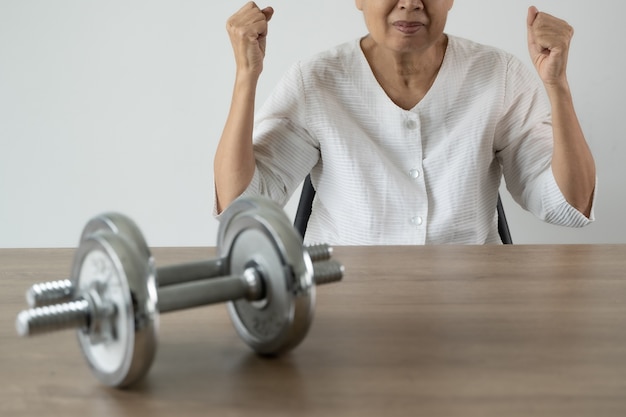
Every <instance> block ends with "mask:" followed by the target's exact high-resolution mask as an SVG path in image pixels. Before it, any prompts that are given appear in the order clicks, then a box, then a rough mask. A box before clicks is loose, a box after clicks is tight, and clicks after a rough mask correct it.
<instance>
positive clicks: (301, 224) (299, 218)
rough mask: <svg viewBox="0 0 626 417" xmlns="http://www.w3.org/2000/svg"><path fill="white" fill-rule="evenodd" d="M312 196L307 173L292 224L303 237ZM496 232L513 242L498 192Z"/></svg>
mask: <svg viewBox="0 0 626 417" xmlns="http://www.w3.org/2000/svg"><path fill="white" fill-rule="evenodd" d="M313 198H315V189H314V188H313V184H311V176H310V175H307V177H306V178H305V180H304V183H303V184H302V193H301V194H300V201H299V202H298V209H297V211H296V218H295V219H294V222H293V225H294V227H295V228H296V230H298V232H300V235H301V236H302V237H304V232H305V231H306V226H307V224H308V223H309V217H311V207H312V205H313ZM497 210H498V234H499V235H500V239H501V240H502V243H504V244H505V245H510V244H512V243H513V239H511V231H510V230H509V224H508V223H507V220H506V215H505V214H504V207H502V200H501V199H500V194H498V206H497Z"/></svg>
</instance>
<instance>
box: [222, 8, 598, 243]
mask: <svg viewBox="0 0 626 417" xmlns="http://www.w3.org/2000/svg"><path fill="white" fill-rule="evenodd" d="M453 3H454V2H453V0H421V1H418V0H399V1H398V0H356V7H357V8H358V9H359V10H361V11H362V13H363V16H364V18H365V23H366V26H367V29H368V32H369V33H368V34H367V35H366V36H364V37H362V38H360V39H356V40H354V41H351V42H347V43H345V44H342V45H339V46H337V47H335V48H333V49H331V50H329V51H326V52H324V53H321V54H318V55H316V56H314V57H312V58H311V59H308V60H305V61H302V62H299V63H297V64H296V65H294V66H293V67H292V68H291V69H290V70H289V71H288V72H287V74H286V75H285V76H284V78H283V79H282V81H281V82H280V84H279V85H278V86H277V87H276V89H275V90H274V92H273V93H272V95H271V96H270V97H269V99H268V100H267V102H266V103H265V105H264V106H263V108H262V109H260V111H259V112H258V113H257V114H255V109H254V102H255V90H256V86H257V82H258V79H259V75H260V74H261V71H262V69H263V59H264V56H265V47H266V37H267V33H268V24H269V22H270V19H271V17H272V15H273V13H274V10H273V9H272V8H271V7H267V8H264V9H260V8H259V7H258V6H257V5H256V4H255V3H253V2H250V3H248V4H246V5H245V6H244V7H243V8H242V9H240V10H239V11H238V12H237V13H235V14H234V15H233V16H232V17H231V18H230V19H229V20H228V23H227V28H228V33H229V36H230V39H231V42H232V46H233V49H234V54H235V59H236V66H237V74H236V79H235V87H234V93H233V98H232V103H231V108H230V112H229V115H228V119H227V121H226V125H225V127H224V131H223V134H222V137H221V139H220V143H219V145H218V149H217V152H216V155H215V193H216V195H215V200H216V207H215V212H216V214H217V213H220V212H221V211H222V210H223V209H224V208H226V207H227V206H228V205H229V204H230V203H231V202H232V201H233V200H234V199H236V198H237V197H239V196H241V195H265V196H268V197H270V198H272V199H273V200H275V201H277V202H278V203H281V204H284V203H286V202H287V201H288V199H289V197H290V196H291V195H292V193H293V192H294V191H295V190H296V189H297V187H298V185H299V184H300V183H301V182H302V180H303V179H304V178H305V177H306V175H307V174H309V173H310V174H311V180H312V183H313V185H314V187H315V189H316V191H317V194H316V197H315V201H314V203H313V210H312V214H311V218H310V220H309V226H308V229H307V235H306V240H307V241H310V242H319V241H323V242H328V243H331V244H335V245H381V244H442V243H456V244H484V243H499V242H500V240H499V237H498V231H497V218H496V210H495V207H496V202H497V196H498V190H499V185H500V181H501V178H502V176H503V175H504V179H505V181H506V185H507V189H508V190H509V192H510V193H511V194H512V196H513V197H514V199H515V200H516V201H517V202H518V203H519V204H520V205H521V206H522V207H524V208H525V209H527V210H529V211H530V212H532V213H533V214H534V215H536V216H537V217H538V218H540V219H542V220H544V221H546V222H549V223H552V224H558V225H564V226H571V227H580V226H584V225H586V224H588V223H590V222H591V221H593V215H592V207H593V200H594V191H595V182H596V174H595V165H594V161H593V157H592V155H591V152H590V150H589V147H588V146H587V143H586V140H585V137H584V135H583V132H582V130H581V128H580V125H579V123H578V120H577V116H576V113H575V110H574V106H573V103H572V96H571V93H570V89H569V86H568V81H567V77H566V66H567V58H568V49H569V44H570V40H571V38H572V35H573V30H572V28H571V27H570V26H569V25H568V24H567V23H566V22H564V21H562V20H560V19H557V18H555V17H553V16H550V15H548V14H545V13H540V12H539V11H538V10H537V9H536V8H535V7H530V8H529V10H528V17H527V23H528V48H529V51H530V56H531V58H532V62H533V63H534V66H535V69H536V70H537V72H538V74H539V78H540V79H541V81H539V80H538V77H536V76H535V75H534V74H533V73H532V72H531V71H529V70H528V69H527V68H526V67H525V66H524V65H523V64H521V63H520V62H519V61H518V60H517V59H516V58H514V57H513V56H512V55H510V54H508V53H506V52H503V51H501V50H498V49H495V48H492V47H488V46H484V45H480V44H477V43H474V42H471V41H469V40H466V39H462V38H458V37H454V36H450V35H448V34H446V33H445V25H446V20H447V16H448V13H449V11H450V10H451V8H452V5H453ZM542 84H543V87H542Z"/></svg>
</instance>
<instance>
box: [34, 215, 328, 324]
mask: <svg viewBox="0 0 626 417" xmlns="http://www.w3.org/2000/svg"><path fill="white" fill-rule="evenodd" d="M105 218H106V220H105ZM99 220H101V221H103V222H104V223H106V224H109V225H110V226H111V230H110V231H111V232H113V233H118V234H119V233H124V232H123V231H124V230H128V225H124V223H127V222H128V219H126V218H125V217H124V216H121V215H119V214H116V213H109V214H104V215H101V216H100V217H99ZM92 221H93V220H92ZM84 237H85V236H83V238H84ZM135 240H137V239H136V237H135ZM135 245H142V243H141V242H135ZM304 250H306V252H307V253H308V255H309V257H310V258H311V261H312V262H313V267H314V268H315V269H316V270H317V271H318V272H316V273H314V275H315V276H316V284H320V282H319V281H320V280H322V279H323V278H322V277H323V275H324V274H325V273H327V272H330V271H329V270H331V269H333V267H336V266H337V265H336V263H334V262H331V263H330V265H328V264H326V265H325V264H322V263H321V261H327V260H329V259H330V258H331V257H332V247H330V246H329V245H327V244H317V245H309V246H304ZM227 261H228V260H227V259H222V258H216V259H208V260H203V261H197V262H189V263H185V264H180V265H167V266H162V267H159V268H158V269H157V277H158V286H159V288H161V287H167V286H172V285H177V284H182V283H188V282H191V281H197V280H204V279H207V278H214V277H224V276H225V275H227V274H228V265H227ZM324 270H326V272H323V271H324ZM320 271H322V272H320ZM322 283H323V282H322ZM73 299H74V285H73V284H72V281H71V280H69V279H63V280H58V281H49V282H40V283H37V284H34V285H32V286H31V287H30V288H29V289H28V290H27V291H26V302H27V304H28V306H29V307H31V308H36V307H44V306H48V305H51V304H60V303H67V302H70V301H73ZM159 299H160V300H161V306H162V305H163V301H162V299H161V297H159ZM159 310H160V311H161V312H163V311H164V310H163V308H162V307H161V308H159Z"/></svg>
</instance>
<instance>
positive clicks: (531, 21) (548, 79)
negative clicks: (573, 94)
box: [527, 6, 574, 87]
mask: <svg viewBox="0 0 626 417" xmlns="http://www.w3.org/2000/svg"><path fill="white" fill-rule="evenodd" d="M527 25H528V51H529V52H530V57H531V59H532V61H533V64H534V65H535V68H536V69H537V72H538V73H539V76H540V77H541V80H542V81H543V83H544V84H545V85H546V87H549V86H554V85H556V86H558V85H560V84H561V83H563V82H567V77H566V69H567V57H568V53H569V47H570V42H571V40H572V36H574V29H573V28H572V27H571V26H570V25H569V24H568V23H567V22H566V21H564V20H561V19H559V18H556V17H554V16H552V15H549V14H547V13H542V12H539V10H537V8H536V7H535V6H531V7H530V8H529V9H528V19H527Z"/></svg>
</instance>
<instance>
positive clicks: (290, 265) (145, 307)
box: [16, 197, 343, 387]
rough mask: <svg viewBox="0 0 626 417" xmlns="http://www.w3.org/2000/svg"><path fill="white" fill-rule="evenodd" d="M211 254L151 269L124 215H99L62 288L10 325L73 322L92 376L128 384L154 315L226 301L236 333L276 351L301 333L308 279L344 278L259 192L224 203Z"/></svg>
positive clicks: (142, 366)
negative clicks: (213, 254)
mask: <svg viewBox="0 0 626 417" xmlns="http://www.w3.org/2000/svg"><path fill="white" fill-rule="evenodd" d="M217 250H218V258H216V259H210V260H207V261H199V262H193V263H186V264H180V265H172V266H165V267H160V268H156V266H155V262H154V258H153V257H152V254H151V252H150V250H149V248H148V246H147V244H146V242H145V240H144V238H143V235H142V234H141V232H140V230H139V228H138V227H137V226H136V224H135V223H134V222H133V221H132V220H130V219H129V218H127V217H126V216H124V215H121V214H119V213H109V214H104V215H100V216H97V217H95V218H94V219H92V220H91V221H89V222H88V223H87V225H86V226H85V228H84V230H83V233H82V235H81V239H80V244H79V247H78V249H77V251H76V253H75V256H74V261H73V266H72V272H71V278H70V280H69V282H70V284H64V286H65V287H66V288H65V290H64V291H61V292H58V291H55V289H54V288H56V287H55V286H53V285H49V286H47V288H52V291H51V294H46V291H45V290H44V291H40V295H41V296H42V297H41V299H46V300H47V301H46V303H47V304H48V305H43V306H40V307H36V308H31V309H29V310H25V311H22V312H20V313H19V314H18V316H17V320H16V328H17V331H18V333H19V334H20V335H24V336H27V335H33V334H38V333H44V332H49V331H53V330H61V329H68V328H78V329H79V330H78V332H77V333H78V340H79V344H80V347H81V350H82V352H83V354H84V356H85V358H86V360H87V362H88V364H89V366H90V368H91V369H92V371H93V373H94V374H95V376H96V377H97V378H98V380H100V381H101V382H102V383H104V384H106V385H110V386H114V387H126V386H129V385H131V384H133V383H134V382H136V381H138V380H139V379H141V378H142V377H143V376H144V375H145V374H146V373H147V372H148V370H149V368H150V366H151V364H152V362H153V359H154V356H155V354H156V347H157V332H158V319H159V312H161V313H164V312H169V311H176V310H180V309H184V308H191V307H196V306H201V305H208V304H214V303H219V302H225V301H229V305H228V311H229V314H230V317H231V319H232V321H233V324H234V326H235V329H236V331H237V333H238V334H239V335H240V337H241V338H242V339H243V340H244V341H245V342H246V343H247V344H248V345H249V346H250V347H251V348H252V349H253V350H254V351H256V352H257V353H259V354H261V355H279V354H281V353H284V352H286V351H288V350H291V349H293V348H294V347H295V346H297V345H298V344H299V343H300V342H301V341H302V340H303V339H304V337H305V336H306V334H307V332H308V329H309V327H310V324H311V321H312V318H313V312H314V306H315V284H324V283H329V282H335V281H339V280H341V278H342V276H343V266H342V265H341V264H340V263H338V262H336V261H334V260H329V258H330V256H331V248H330V247H328V246H327V245H319V246H315V247H304V246H303V245H302V239H301V238H300V235H299V234H298V233H297V232H296V231H295V229H294V228H293V226H292V225H291V223H290V222H289V219H288V218H287V216H286V215H285V214H284V212H283V211H282V209H281V208H280V207H279V206H278V205H276V204H274V203H273V202H271V201H269V200H266V199H264V198H259V197H253V198H242V199H239V200H236V201H235V202H234V203H233V204H231V206H230V207H229V208H228V209H227V210H226V211H225V213H224V214H223V217H222V219H221V220H220V227H219V232H218V243H217ZM40 287H41V288H46V285H41V286H40ZM54 294H56V296H57V297H58V300H61V301H60V302H56V303H55V297H54ZM68 294H71V295H68ZM31 295H32V294H31ZM31 301H32V300H31Z"/></svg>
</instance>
